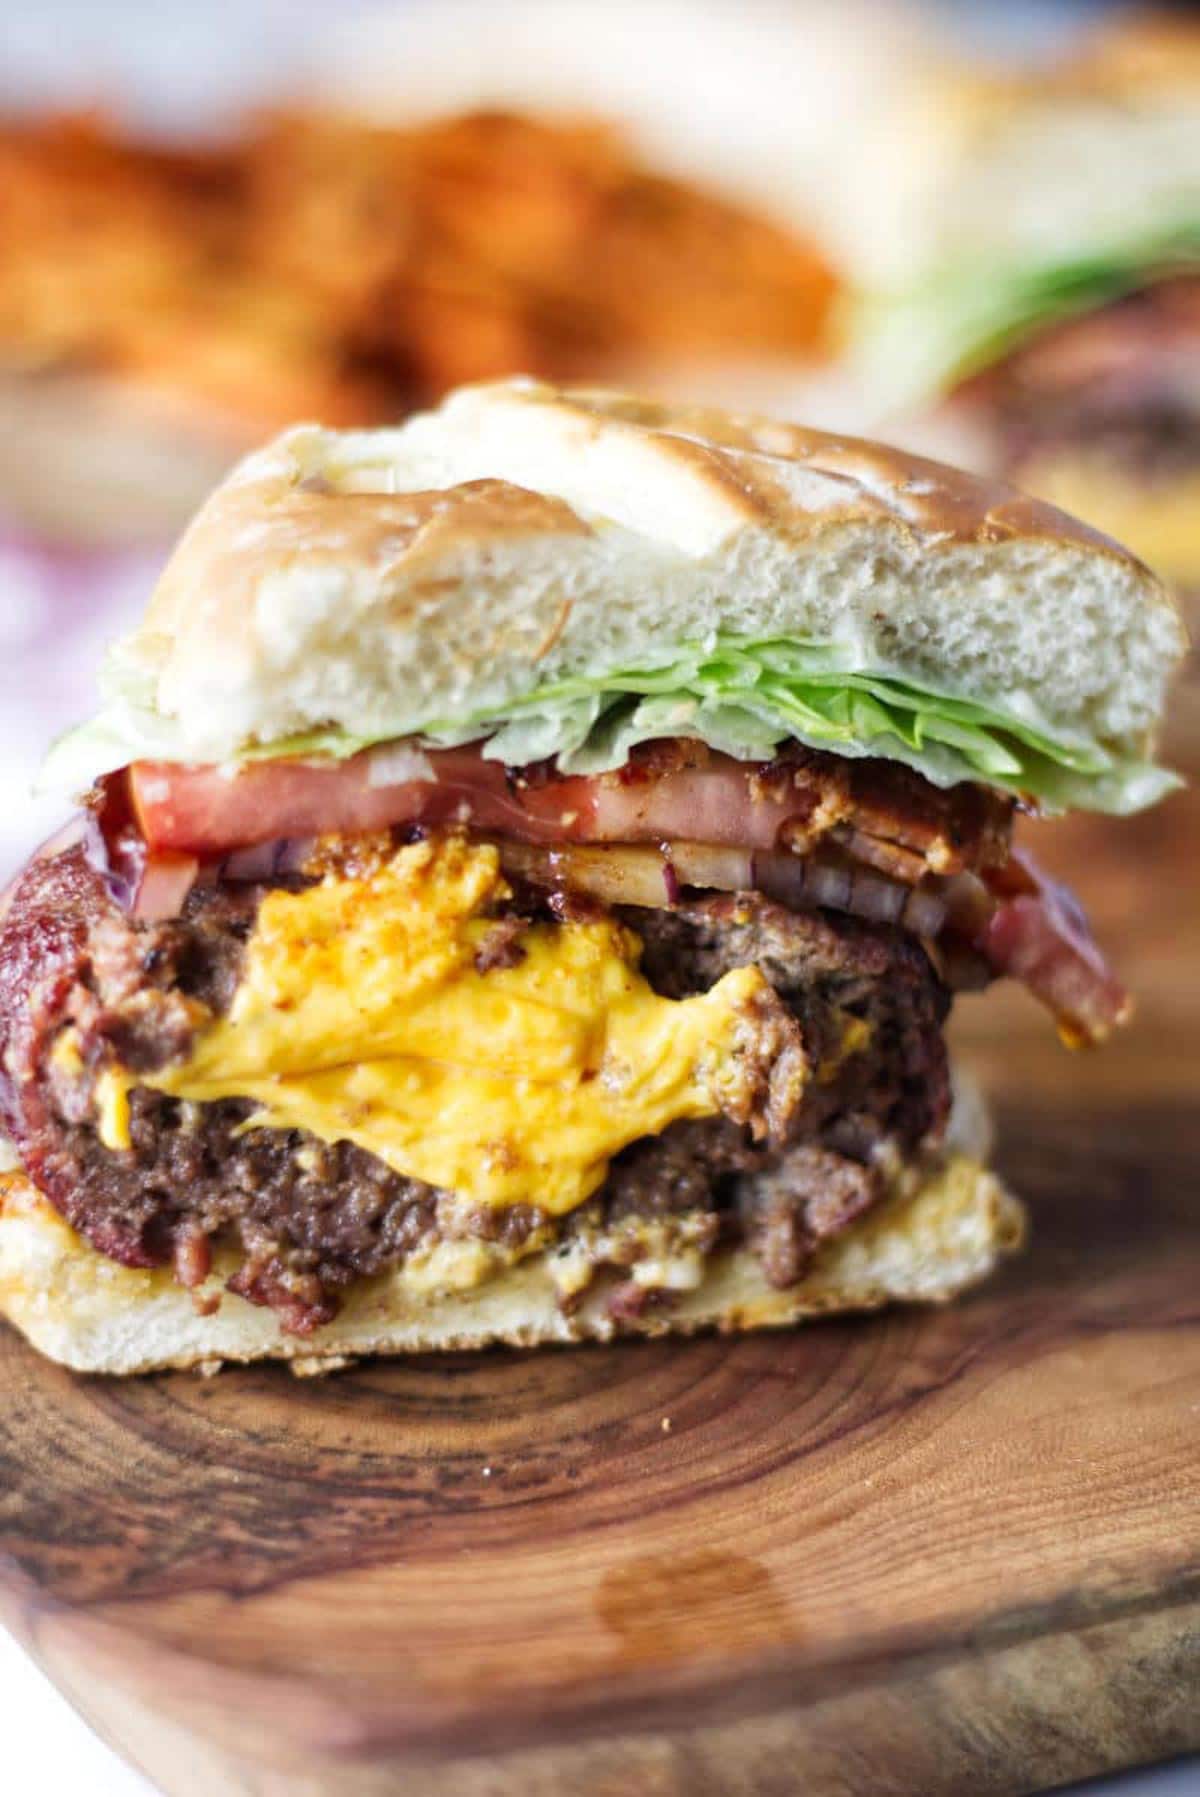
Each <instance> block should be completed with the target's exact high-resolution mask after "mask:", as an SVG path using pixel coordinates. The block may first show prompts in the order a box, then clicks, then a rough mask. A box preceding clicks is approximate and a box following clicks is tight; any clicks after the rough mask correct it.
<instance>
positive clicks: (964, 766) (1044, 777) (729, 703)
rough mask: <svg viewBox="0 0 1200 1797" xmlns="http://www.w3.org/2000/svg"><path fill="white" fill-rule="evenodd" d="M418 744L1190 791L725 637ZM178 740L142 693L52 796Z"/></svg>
mask: <svg viewBox="0 0 1200 1797" xmlns="http://www.w3.org/2000/svg"><path fill="white" fill-rule="evenodd" d="M394 734H395V732H394V731H392V732H388V733H383V732H381V733H379V734H376V735H373V736H356V735H354V734H353V733H351V732H348V731H344V730H317V731H312V732H309V733H307V734H305V735H303V736H295V737H290V738H288V739H286V740H284V741H276V742H272V743H259V744H251V745H247V747H246V748H245V750H244V751H243V752H242V753H241V754H240V755H239V756H238V758H237V759H238V760H256V759H262V758H266V757H270V758H273V759H274V758H281V757H290V756H294V757H296V758H303V759H310V758H325V757H330V756H332V757H335V758H339V759H340V758H344V757H346V756H349V755H353V754H356V753H357V752H358V751H359V750H362V749H365V748H369V747H371V746H372V745H373V744H375V743H378V742H382V741H386V740H387V737H388V735H394ZM421 734H422V736H423V738H424V740H425V741H426V742H427V743H429V744H430V745H432V746H433V747H443V748H447V747H452V746H454V745H456V744H459V743H465V742H474V741H478V740H479V739H481V738H482V739H484V741H485V748H484V753H485V755H487V756H489V757H491V758H494V759H496V760H499V761H504V762H507V763H508V764H509V765H511V766H524V765H526V764H528V763H530V762H533V761H543V760H548V759H551V758H554V759H556V760H557V763H558V766H559V767H560V769H561V770H562V771H563V772H564V773H568V774H596V773H603V772H605V771H606V770H607V769H609V768H613V767H619V766H620V765H621V764H622V762H624V761H625V760H626V759H627V757H628V755H629V752H630V750H631V749H632V748H633V747H635V745H636V744H638V743H640V742H646V741H648V740H650V739H651V738H654V737H664V736H690V737H696V738H699V739H701V740H702V741H704V742H706V743H708V744H709V745H710V746H711V747H712V748H715V749H720V750H723V751H724V752H725V753H726V754H729V755H733V756H735V757H737V758H738V759H740V760H744V761H750V760H762V759H764V758H766V757H768V756H770V755H771V753H772V752H773V751H774V750H775V748H776V747H777V746H778V745H779V744H780V743H781V742H784V741H787V740H788V739H792V738H795V739H797V740H799V741H800V742H803V743H807V744H808V745H809V746H810V747H813V748H818V749H828V750H832V751H833V752H835V753H836V754H839V755H851V756H857V755H876V756H884V757H886V758H889V759H891V760H895V761H901V762H904V763H905V764H906V765H907V766H908V767H911V768H915V769H916V770H917V772H918V773H921V774H924V775H925V776H926V777H927V778H928V779H930V780H932V781H933V782H934V783H935V784H937V785H939V786H951V785H954V784H955V783H956V782H957V781H960V780H975V781H982V782H983V783H985V784H986V785H989V786H996V787H1000V788H1002V789H1003V790H1005V791H1009V792H1013V793H1020V794H1026V795H1029V796H1030V797H1032V798H1034V799H1036V800H1038V801H1039V802H1040V803H1041V804H1043V805H1044V806H1046V807H1047V808H1049V809H1066V808H1068V807H1079V808H1081V809H1090V810H1095V811H1107V812H1114V813H1126V812H1131V811H1137V810H1141V809H1142V808H1143V807H1144V806H1147V805H1151V804H1153V803H1154V802H1155V801H1156V800H1157V799H1159V798H1161V797H1163V795H1164V794H1165V793H1167V792H1169V791H1171V790H1172V788H1173V787H1175V786H1176V785H1178V784H1179V782H1178V780H1177V778H1176V776H1175V775H1173V774H1170V773H1168V772H1166V771H1165V770H1163V769H1161V768H1157V767H1154V766H1153V765H1152V764H1150V763H1147V762H1139V761H1130V760H1124V759H1121V758H1120V757H1118V756H1115V755H1113V754H1112V753H1110V752H1109V750H1107V749H1106V748H1105V747H1104V746H1103V745H1102V744H1100V743H1099V742H1097V741H1095V739H1093V738H1092V737H1090V736H1087V735H1084V734H1082V733H1080V732H1077V731H1069V730H1062V729H1059V728H1056V727H1052V726H1051V725H1050V724H1049V723H1048V722H1047V721H1046V720H1045V719H1044V718H1042V717H1041V716H1040V715H1039V713H1038V712H1037V709H1036V707H1035V706H1034V705H1033V704H1032V703H1031V702H1030V701H1029V700H1028V699H1027V698H1025V697H1024V696H1022V695H1019V694H1010V695H1007V696H1006V697H1005V698H1004V699H1003V700H1001V699H997V700H995V701H993V702H991V703H983V702H981V701H978V700H974V699H964V698H962V697H959V696H956V695H953V694H949V693H945V692H941V691H938V690H937V689H936V688H934V687H932V686H927V685H924V684H922V683H920V682H918V681H915V680H914V679H912V678H911V677H908V676H903V675H900V674H898V673H895V672H893V671H891V670H885V669H880V670H864V669H862V668H860V667H858V666H856V656H855V652H854V651H853V650H852V649H851V648H850V647H849V646H847V645H844V644H843V645H839V644H836V643H807V642H801V641H798V640H796V639H792V638H788V639H769V640H764V641H756V640H754V639H750V638H735V637H722V636H717V637H715V638H713V639H712V640H711V641H710V642H707V643H703V644H692V645H688V646H685V647H682V648H680V649H679V650H678V651H677V652H676V653H675V655H674V657H673V659H671V660H669V661H666V662H664V663H663V664H662V665H661V666H659V667H655V668H649V669H647V668H616V669H611V670H609V671H608V672H606V673H604V674H599V675H584V674H578V675H572V676H569V677H566V678H562V679H559V680H555V681H551V682H548V683H547V684H545V685H543V686H541V687H538V688H537V689H536V690H535V691H533V692H531V693H528V694H526V695H524V696H523V697H522V698H520V699H518V700H516V701H514V702H512V703H510V704H508V705H506V706H504V707H502V708H500V709H498V710H493V711H479V712H475V713H472V714H471V715H469V716H466V717H461V718H456V719H454V720H448V719H443V720H437V719H429V720H426V721H425V722H424V723H423V726H422V728H421ZM171 740H172V731H171V727H170V724H169V722H168V721H166V720H163V719H161V718H159V717H157V716H156V715H155V714H154V713H152V712H150V711H148V710H147V709H146V707H145V704H144V694H143V693H141V692H137V693H132V694H131V695H130V699H129V700H128V702H126V703H125V704H124V706H123V707H122V706H121V705H119V704H118V705H117V706H115V707H110V708H109V710H108V711H107V712H105V713H103V714H102V715H101V716H100V717H99V718H98V719H96V720H94V721H93V722H92V723H91V724H88V725H84V726H83V727H82V728H81V729H80V730H77V731H74V732H72V733H71V735H70V736H68V737H67V738H65V739H62V740H61V741H60V742H59V744H57V745H56V747H55V749H54V750H52V751H51V755H50V757H49V760H48V762H47V766H46V768H45V770H44V773H43V783H44V784H51V785H59V786H61V785H64V784H71V783H73V784H75V785H77V786H83V785H86V784H88V782H89V781H90V780H92V779H94V778H95V776H96V775H97V774H98V773H100V772H103V771H106V770H107V769H109V768H113V767H119V766H122V765H123V764H124V763H125V762H127V761H129V760H131V759H136V758H138V757H160V758H162V759H167V760H170V759H174V758H177V754H178V749H177V746H176V749H175V754H174V755H173V754H172V748H171Z"/></svg>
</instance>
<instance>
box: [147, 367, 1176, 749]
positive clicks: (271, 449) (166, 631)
mask: <svg viewBox="0 0 1200 1797" xmlns="http://www.w3.org/2000/svg"><path fill="white" fill-rule="evenodd" d="M717 631H724V632H730V633H737V634H740V635H752V636H754V637H757V638H760V639H761V638H778V637H784V638H793V639H796V638H798V639H803V640H805V641H813V640H816V641H818V642H829V641H835V642H837V643H838V644H839V645H842V646H845V647H848V649H849V651H850V653H851V655H852V658H853V665H854V666H855V667H857V668H860V669H864V670H887V671H890V672H891V673H893V674H896V675H899V676H901V677H905V678H908V679H911V680H912V681H914V682H916V683H918V684H923V685H925V686H932V687H935V688H937V689H939V690H941V691H944V692H950V693H953V694H956V695H959V696H961V697H964V698H975V699H979V700H981V701H989V700H993V701H996V702H997V703H1000V704H1002V706H1003V707H1005V708H1007V709H1008V710H1009V711H1010V712H1016V713H1018V714H1020V713H1021V712H1022V710H1023V711H1024V712H1025V713H1026V714H1028V715H1030V716H1033V715H1035V714H1036V715H1038V716H1040V717H1041V718H1043V719H1046V720H1048V721H1049V722H1050V723H1051V724H1053V725H1054V726H1055V727H1056V728H1059V729H1062V730H1079V731H1081V732H1086V733H1087V734H1088V735H1089V736H1091V737H1092V738H1093V739H1094V740H1098V741H1101V742H1103V743H1104V744H1105V745H1106V746H1108V747H1109V748H1111V749H1112V750H1113V751H1114V753H1130V754H1137V753H1140V752H1142V751H1143V750H1144V749H1145V747H1146V742H1147V737H1148V734H1149V733H1150V732H1151V731H1152V729H1153V726H1154V724H1155V722H1156V720H1157V718H1158V716H1159V713H1160V709H1161V706H1162V702H1163V692H1164V683H1165V681H1166V678H1167V675H1168V673H1169V670H1170V667H1171V664H1172V662H1173V661H1174V659H1175V658H1176V656H1177V655H1178V653H1179V651H1180V649H1181V646H1182V632H1181V627H1180V624H1179V621H1178V618H1177V615H1176V612H1175V610H1174V608H1173V605H1172V603H1171V601H1170V600H1169V599H1168V597H1167V595H1166V594H1165V593H1164V591H1163V589H1162V588H1161V586H1160V585H1159V583H1158V582H1157V581H1156V580H1155V578H1154V577H1153V576H1152V575H1151V574H1150V573H1149V571H1148V570H1147V569H1146V568H1144V567H1143V566H1142V565H1141V563H1139V562H1137V561H1136V560H1134V559H1133V557H1131V556H1130V555H1128V554H1126V553H1125V552H1124V551H1123V550H1122V549H1120V548H1118V547H1117V545H1115V544H1114V543H1111V542H1110V541H1108V540H1107V539H1106V538H1104V537H1102V536H1100V535H1099V534H1097V533H1096V532H1095V531H1092V530H1090V529H1088V528H1087V527H1086V526H1084V525H1082V524H1079V523H1076V522H1075V521H1074V520H1072V519H1070V518H1068V517H1066V516H1065V515H1063V514H1062V513H1060V512H1057V511H1055V510H1054V509H1053V508H1052V507H1050V506H1047V505H1043V504H1040V503H1038V502H1037V501H1035V500H1032V499H1029V498H1027V497H1025V496H1024V495H1023V494H1021V493H1019V492H1017V491H1016V490H1015V489H1013V488H1012V487H1009V486H1005V485H1002V484H1000V483H997V482H991V481H988V482H985V481H980V480H976V479H973V478H971V477H969V476H967V475H964V474H959V473H956V472H955V471H954V470H952V469H949V468H945V467H942V466H940V465H939V464H937V463H934V462H927V461H924V460H921V459H920V458H917V457H914V456H909V455H906V454H902V453H901V452H900V451H898V450H895V449H889V448H885V447H883V446H881V445H878V444H872V443H866V442H861V441H857V440H855V439H852V438H845V437H837V436H830V435H826V434H824V433H822V432H818V431H810V430H805V429H803V428H801V427H800V426H797V425H789V424H780V423H772V422H770V421H769V420H766V419H763V418H754V417H743V416H733V415H729V414H726V413H718V412H713V411H701V410H696V409H692V408H686V407H668V406H662V405H656V404H651V403H648V402H646V401H644V400H640V399H636V398H632V397H628V396H625V395H621V394H616V393H608V392H598V391H591V390H585V389H576V390H568V391H560V390H557V389H554V388H551V387H547V386H541V385H538V384H535V383H533V382H531V381H523V380H515V381H510V382H503V383H498V384H495V385H489V386H480V387H469V388H465V389H462V390H460V391H459V392H457V393H455V394H453V395H452V396H451V397H450V398H449V399H448V400H446V402H445V403H444V404H443V405H442V406H441V407H440V408H439V409H438V410H437V411H434V412H429V413H426V414H423V415H420V416H418V417H415V418H413V419H411V420H410V421H409V422H408V423H407V424H405V425H404V426H403V427H402V428H400V429H394V430H377V431H347V432H337V431H329V430H323V429H320V428H319V427H317V426H315V425H304V426H300V427H297V428H296V429H294V430H291V431H288V432H287V433H286V434H285V435H283V436H281V437H280V438H278V439H277V440H276V441H275V442H274V443H272V444H270V445H269V446H268V447H267V448H266V449H264V450H262V451H260V452H259V453H257V454H255V455H253V456H251V457H250V458H249V459H248V460H246V461H245V462H243V463H242V464H241V466H240V467H239V468H237V469H236V470H235V471H234V473H233V474H232V475H231V476H230V477H229V479H228V480H227V481H226V482H225V484H224V485H223V486H221V487H219V488H218V489H217V491H216V492H215V493H214V494H213V496H212V497H211V498H210V499H209V501H208V503H207V504H206V505H205V506H204V507H203V509H202V510H201V512H200V513H199V515H198V516H197V518H196V519H195V521H194V522H193V523H192V525H191V527H190V528H189V529H188V531H187V532H186V534H185V535H184V537H183V540H182V541H181V543H180V544H179V547H178V548H177V550H176V552H175V554H174V556H173V558H172V559H171V561H170V563H169V565H168V567H167V569H166V571H165V573H164V574H163V576H162V579H161V582H160V584H159V587H158V590H157V592H156V593H155V595H154V598H153V601H152V603H151V606H150V609H149V613H148V616H147V618H146V620H145V623H144V625H143V626H142V628H141V630H140V631H139V632H138V633H137V634H136V636H135V637H133V638H132V639H130V640H129V641H128V642H126V643H125V644H123V645H122V646H121V647H120V649H119V651H118V661H119V665H120V667H121V668H122V670H123V673H124V677H125V679H126V682H127V684H128V682H129V681H130V679H131V678H132V679H133V680H134V682H135V683H136V684H137V686H138V689H139V690H140V692H141V693H142V694H143V695H144V696H145V703H146V704H147V705H149V706H150V707H151V708H152V709H153V710H154V711H155V712H156V713H157V715H158V717H159V718H160V719H162V720H163V721H164V723H165V724H166V725H167V726H169V729H170V732H171V741H172V747H171V753H172V755H173V756H174V758H176V759H181V760H192V761H209V760H218V761H222V760H228V759H233V758H236V756H237V754H238V753H239V751H241V750H243V749H244V748H245V746H246V745H247V744H248V743H262V744H268V745H269V744H271V743H273V742H277V741H280V740H281V739H285V738H288V737H292V736H295V735H297V734H303V733H305V732H309V731H313V730H318V729H329V728H339V727H340V728H341V729H343V730H345V731H347V732H349V733H350V734H352V735H355V736H358V737H366V736H374V737H381V736H385V735H386V736H402V735H408V734H411V733H414V732H416V731H419V730H421V729H422V728H425V727H431V726H433V725H435V724H438V723H441V724H442V725H446V724H451V725H452V724H453V723H454V722H455V720H462V719H465V718H467V717H471V716H474V715H475V714H477V713H480V712H483V711H485V710H492V709H501V708H502V707H503V706H504V705H506V704H508V703H510V702H511V701H513V700H517V699H520V697H521V696H522V695H527V694H529V693H531V692H533V691H534V690H535V689H537V688H540V687H542V686H544V685H545V684H546V683H547V682H548V681H550V680H552V679H556V678H558V677H561V676H566V675H569V674H572V673H581V672H582V673H587V674H593V675H594V674H598V673H604V672H608V671H610V670H614V669H622V668H626V669H629V668H633V669H643V670H644V669H647V668H653V667H656V666H662V665H664V664H666V663H668V662H670V661H672V660H673V659H674V656H675V653H676V652H677V651H678V650H679V648H680V646H681V645H686V644H689V643H691V644H695V643H697V642H699V641H702V640H704V639H705V638H709V637H711V635H712V633H714V632H717Z"/></svg>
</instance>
